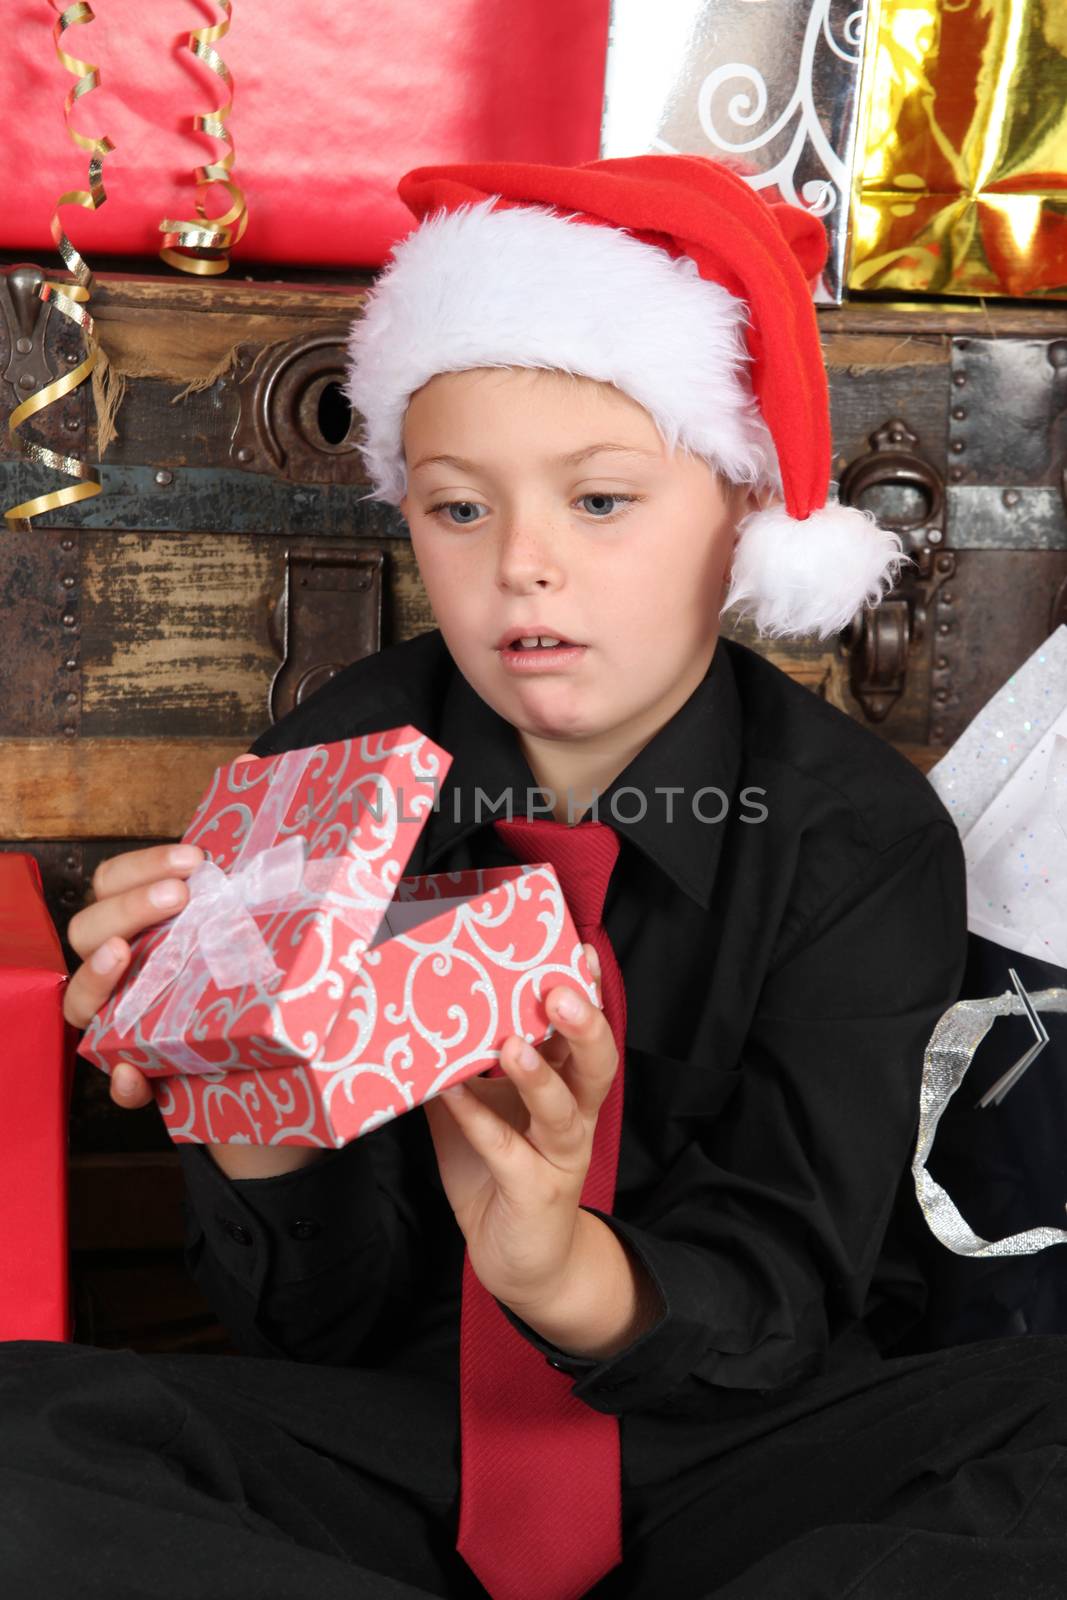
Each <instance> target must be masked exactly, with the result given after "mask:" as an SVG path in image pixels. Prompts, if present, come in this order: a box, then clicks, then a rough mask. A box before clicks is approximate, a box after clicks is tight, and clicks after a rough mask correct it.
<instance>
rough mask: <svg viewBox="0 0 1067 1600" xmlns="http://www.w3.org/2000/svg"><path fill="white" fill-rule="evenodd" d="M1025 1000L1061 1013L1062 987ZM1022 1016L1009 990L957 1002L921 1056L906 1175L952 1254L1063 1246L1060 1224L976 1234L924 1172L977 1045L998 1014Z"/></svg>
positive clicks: (1066, 1007)
mask: <svg viewBox="0 0 1067 1600" xmlns="http://www.w3.org/2000/svg"><path fill="white" fill-rule="evenodd" d="M1028 998H1029V1001H1030V1004H1031V1005H1032V1006H1033V1008H1034V1010H1035V1011H1052V1012H1057V1011H1062V1012H1067V989H1039V990H1038V991H1037V993H1036V994H1032V995H1030V996H1029V997H1028ZM1025 1015H1027V1008H1026V1005H1025V1004H1024V1001H1023V998H1022V996H1021V995H1018V994H1012V993H1011V992H1010V991H1009V990H1005V992H1004V993H1003V994H1000V995H997V996H996V997H995V998H994V999H991V1000H958V1001H957V1002H956V1004H955V1005H954V1006H950V1007H949V1009H948V1010H947V1011H946V1012H944V1014H943V1015H942V1017H941V1019H940V1021H939V1022H938V1024H937V1027H936V1028H935V1029H934V1031H933V1034H932V1035H931V1037H930V1042H929V1044H928V1045H927V1047H926V1053H925V1055H924V1057H923V1077H922V1088H921V1090H920V1095H919V1133H918V1138H917V1139H916V1143H915V1155H914V1158H913V1160H912V1163H911V1171H912V1177H913V1178H914V1180H915V1193H916V1196H917V1197H918V1201H919V1205H920V1206H921V1207H922V1212H923V1216H924V1217H925V1218H926V1223H927V1226H928V1227H929V1229H930V1232H931V1233H932V1234H933V1235H934V1236H935V1238H937V1239H939V1240H940V1241H941V1243H942V1244H943V1245H945V1247H946V1248H947V1249H949V1250H951V1251H952V1253H953V1254H954V1255H957V1256H1030V1255H1034V1254H1036V1252H1037V1251H1038V1250H1045V1249H1047V1248H1048V1247H1049V1245H1054V1244H1067V1230H1065V1229H1063V1228H1027V1229H1026V1230H1025V1232H1023V1233H1013V1234H1010V1235H1009V1236H1008V1237H1007V1238H1005V1239H993V1240H989V1239H983V1238H981V1237H980V1235H978V1234H977V1233H975V1232H974V1230H973V1228H971V1227H970V1226H969V1225H968V1224H967V1222H966V1221H965V1220H964V1218H963V1217H962V1216H961V1215H960V1212H959V1208H958V1207H957V1206H956V1204H955V1202H954V1201H953V1200H952V1198H951V1196H950V1195H949V1194H948V1193H947V1192H946V1190H945V1189H943V1188H942V1187H941V1185H940V1184H939V1183H937V1182H936V1181H935V1180H934V1179H933V1178H932V1177H931V1176H930V1174H929V1172H927V1170H926V1162H927V1159H928V1157H929V1155H930V1151H931V1149H932V1148H933V1143H934V1137H935V1135H936V1133H937V1125H938V1123H939V1122H940V1120H941V1117H942V1114H943V1113H944V1110H945V1107H946V1106H947V1105H948V1103H949V1101H950V1100H951V1099H952V1096H953V1095H954V1094H955V1093H956V1090H957V1089H958V1088H959V1086H960V1084H961V1083H962V1082H963V1079H964V1077H965V1076H966V1073H967V1069H968V1067H969V1066H970V1064H971V1062H972V1060H973V1059H974V1053H975V1051H976V1050H977V1049H978V1046H979V1045H980V1044H981V1042H982V1040H983V1039H984V1038H985V1036H986V1034H987V1033H988V1032H989V1030H990V1028H991V1027H992V1026H993V1023H994V1022H995V1021H996V1019H997V1018H998V1017H1013V1016H1025ZM1017 1065H1018V1063H1017ZM1014 1070H1015V1069H1013V1071H1014Z"/></svg>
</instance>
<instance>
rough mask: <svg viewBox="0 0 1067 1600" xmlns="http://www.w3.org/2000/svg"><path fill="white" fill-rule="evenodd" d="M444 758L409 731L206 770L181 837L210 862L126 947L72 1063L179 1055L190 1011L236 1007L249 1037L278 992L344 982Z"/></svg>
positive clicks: (443, 769) (234, 1035) (417, 829)
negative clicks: (121, 969)
mask: <svg viewBox="0 0 1067 1600" xmlns="http://www.w3.org/2000/svg"><path fill="white" fill-rule="evenodd" d="M451 762H452V757H451V756H450V755H449V754H448V752H447V751H445V750H443V749H442V748H441V747H440V746H439V745H437V744H435V743H434V742H433V740H432V739H430V738H428V737H427V735H425V734H423V733H421V732H420V731H419V729H418V728H416V727H414V726H412V725H411V724H405V725H402V726H400V727H396V728H391V729H388V730H386V731H384V732H379V733H371V734H364V735H361V736H358V737H356V738H353V739H345V740H340V741H337V742H336V743H333V744H318V745H311V746H307V747H305V748H304V749H301V750H290V751H286V752H284V753H282V754H281V755H277V756H264V757H249V756H241V757H238V758H237V759H236V760H234V761H232V762H230V763H228V764H227V765H225V766H221V767H218V768H216V770H215V773H214V775H213V778H212V780H211V783H210V784H209V786H208V789H207V791H206V793H205V794H204V797H203V799H202V800H201V802H200V805H199V806H198V808H197V810H196V813H195V814H194V816H193V818H192V821H191V822H190V824H189V826H188V828H187V829H186V831H185V833H184V834H183V835H182V840H183V842H184V843H192V844H197V845H199V846H200V848H201V849H203V850H204V852H205V855H206V857H207V863H206V864H205V867H202V868H198V869H197V871H196V872H195V873H194V874H192V875H191V876H190V879H189V883H190V890H191V893H190V900H189V902H188V903H187V905H186V906H185V907H184V908H183V910H182V911H181V912H180V913H178V914H176V915H175V916H173V917H171V918H169V919H167V921H165V922H163V923H160V924H159V925H157V926H156V927H154V928H152V929H150V930H148V931H147V932H146V933H145V934H143V935H141V936H139V937H138V938H136V939H135V940H133V941H131V948H132V950H133V960H131V963H130V967H129V969H128V971H127V973H126V974H125V976H124V978H123V980H122V981H121V982H120V983H119V985H118V986H117V987H116V990H115V992H114V993H113V994H112V996H111V997H110V999H109V1000H108V1001H107V1002H106V1004H105V1005H104V1006H102V1007H101V1008H100V1010H99V1011H98V1012H97V1014H96V1016H95V1017H94V1018H93V1019H92V1020H91V1022H90V1024H89V1027H88V1028H87V1029H86V1033H85V1036H84V1038H83V1040H82V1043H81V1046H80V1050H81V1053H82V1054H83V1055H85V1056H87V1057H88V1059H90V1060H92V1061H94V1062H96V1064H98V1065H104V1064H105V1063H106V1060H107V1057H108V1055H109V1053H110V1052H111V1051H112V1050H113V1049H114V1047H115V1045H116V1044H117V1042H118V1041H120V1040H121V1041H123V1042H124V1043H128V1044H129V1045H131V1046H139V1047H142V1048H143V1047H146V1046H148V1045H150V1044H159V1043H161V1042H162V1041H163V1040H166V1043H167V1049H168V1052H170V1053H172V1055H173V1050H174V1049H175V1048H178V1049H179V1056H180V1055H182V1054H184V1052H182V1051H181V1049H180V1046H179V1042H180V1041H181V1039H182V1037H183V1034H184V1031H185V1028H186V1026H187V1024H188V1023H189V1022H190V1021H191V1019H192V1016H193V1014H194V1012H195V1011H197V1010H198V1009H199V1011H200V1013H203V1012H204V1011H205V1010H206V1009H209V1008H210V1007H212V1006H215V1005H220V1004H221V1005H226V1006H229V1007H230V1008H231V1010H233V1009H240V1010H241V1011H242V1012H243V1014H244V1015H245V1016H246V1019H247V1031H256V1028H257V1024H258V1023H261V1022H262V1017H263V1013H264V1010H269V1009H270V1005H271V995H272V994H273V992H275V991H276V990H278V989H280V988H285V989H286V990H287V991H289V990H292V989H293V988H298V987H299V986H300V985H301V984H305V985H308V986H311V985H312V983H313V980H314V979H315V978H316V977H317V978H318V979H319V983H320V985H321V977H322V973H323V972H324V971H325V970H326V969H327V968H328V969H329V970H331V971H332V970H343V972H344V974H345V975H346V976H347V975H351V974H354V972H355V971H356V970H357V968H358V965H359V959H360V955H361V953H362V951H365V950H366V948H368V947H369V945H370V944H371V942H372V941H373V939H374V935H375V932H376V930H377V928H378V926H379V924H380V922H381V919H382V916H383V914H384V912H385V910H386V908H387V907H388V905H389V904H390V902H391V900H392V897H393V895H394V893H395V891H396V887H397V884H398V882H399V880H400V878H401V876H402V875H403V873H404V869H405V868H406V866H407V864H408V861H409V859H410V856H411V853H412V851H413V850H414V847H415V844H416V841H417V839H418V837H419V834H420V833H421V831H422V828H423V827H424V826H425V823H426V819H427V817H428V816H429V814H430V812H431V810H432V809H433V806H434V804H435V801H436V798H437V794H438V786H439V784H440V781H441V779H442V777H443V776H444V775H445V774H446V773H447V771H448V769H449V767H450V766H451ZM205 868H206V870H205ZM194 880H195V888H194ZM213 897H214V898H213ZM212 916H214V917H215V923H214V925H213V926H212V923H211V917H212ZM357 941H358V942H357ZM150 962H151V963H153V965H152V966H151V967H150V966H149V963H150ZM146 969H148V970H147V971H146ZM179 974H180V976H179ZM142 975H144V977H143V978H142ZM138 983H140V984H141V987H140V989H138V987H137V986H138ZM337 987H338V988H339V987H340V985H337ZM337 999H338V1002H339V1000H340V994H338V995H337ZM320 1005H321V1002H320ZM131 1017H132V1021H131V1020H130V1019H131ZM229 1037H230V1038H231V1039H238V1038H240V1037H242V1033H241V1028H240V1027H239V1026H237V1025H235V1026H234V1027H233V1028H232V1029H231V1031H230V1034H229ZM127 1053H128V1052H127ZM130 1059H134V1058H133V1057H131V1058H130ZM138 1064H139V1065H140V1064H141V1062H140V1060H139V1059H138ZM174 1064H175V1065H178V1066H179V1067H180V1066H181V1065H182V1061H181V1060H179V1059H175V1063H174ZM149 1065H150V1063H148V1062H145V1067H146V1068H147V1067H148V1066H149ZM205 1065H206V1063H205V1062H204V1061H203V1060H201V1061H199V1063H198V1064H197V1065H196V1066H195V1067H194V1061H193V1058H192V1057H191V1056H190V1058H189V1060H187V1061H186V1062H185V1066H186V1069H187V1070H201V1071H202V1070H204V1068H205Z"/></svg>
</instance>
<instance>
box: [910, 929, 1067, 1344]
mask: <svg viewBox="0 0 1067 1600" xmlns="http://www.w3.org/2000/svg"><path fill="white" fill-rule="evenodd" d="M1009 968H1014V970H1015V971H1016V973H1017V974H1018V976H1019V980H1020V982H1021V983H1022V985H1023V988H1024V989H1025V990H1026V991H1027V993H1028V994H1029V995H1030V996H1031V997H1032V996H1033V995H1034V994H1036V993H1037V992H1038V991H1040V990H1042V989H1056V988H1067V969H1064V968H1063V967H1059V966H1054V965H1052V964H1051V963H1049V962H1046V961H1039V960H1036V959H1035V958H1033V957H1031V956H1025V955H1021V954H1020V953H1019V952H1018V951H1016V950H1009V949H1006V948H1005V947H1003V946H1002V945H997V944H993V943H991V942H990V941H989V940H988V939H983V938H980V937H979V936H978V935H977V934H970V935H968V959H967V968H966V971H965V973H964V978H963V984H962V987H961V989H960V995H959V998H960V999H961V1000H965V999H987V998H992V997H994V996H996V995H1000V994H1003V993H1004V992H1005V991H1008V992H1010V993H1011V994H1013V995H1014V993H1015V988H1014V985H1013V983H1012V981H1011V977H1010V975H1009ZM1039 1014H1040V1018H1041V1021H1042V1023H1043V1024H1044V1026H1045V1028H1046V1029H1047V1031H1048V1035H1049V1039H1048V1043H1047V1044H1046V1045H1045V1047H1044V1049H1043V1050H1042V1051H1041V1053H1040V1054H1039V1055H1038V1056H1037V1058H1036V1059H1035V1060H1034V1061H1033V1062H1032V1063H1031V1065H1030V1066H1029V1067H1028V1068H1027V1070H1026V1071H1025V1072H1024V1073H1023V1074H1022V1076H1021V1077H1020V1078H1019V1079H1018V1081H1017V1082H1016V1083H1015V1084H1014V1085H1013V1086H1012V1088H1011V1089H1010V1090H1009V1092H1008V1093H1007V1094H1006V1095H1005V1096H1004V1098H1003V1099H1002V1100H1001V1101H1000V1102H999V1104H997V1103H992V1102H991V1103H990V1104H989V1105H988V1106H987V1107H985V1108H982V1107H979V1106H978V1104H977V1102H978V1101H979V1100H980V1099H981V1097H982V1095H983V1094H985V1093H986V1091H987V1090H988V1089H989V1088H991V1087H992V1085H993V1084H994V1083H996V1081H997V1079H998V1078H1000V1077H1002V1076H1003V1074H1004V1073H1005V1072H1007V1071H1008V1069H1009V1068H1010V1067H1011V1066H1012V1065H1013V1064H1014V1063H1015V1062H1016V1061H1017V1060H1018V1059H1019V1058H1020V1056H1022V1055H1023V1054H1024V1053H1025V1052H1026V1050H1027V1049H1029V1047H1030V1046H1031V1045H1032V1044H1033V1043H1034V1031H1033V1027H1032V1026H1031V1024H1030V1022H1029V1020H1028V1019H1027V1018H1026V1017H1025V1016H1010V1017H999V1018H997V1020H996V1021H995V1022H994V1023H993V1025H992V1027H991V1028H990V1029H989V1032H988V1033H987V1034H986V1036H985V1038H984V1039H983V1040H982V1041H981V1043H980V1044H979V1046H978V1048H977V1050H976V1052H975V1054H974V1057H973V1059H972V1061H971V1064H970V1066H969V1067H968V1069H967V1072H966V1076H965V1077H964V1079H963V1082H962V1083H961V1084H960V1086H959V1088H958V1089H957V1090H956V1092H955V1094H954V1095H953V1096H952V1098H951V1100H950V1101H949V1103H948V1105H947V1106H946V1108H945V1110H944V1112H943V1113H942V1116H941V1120H940V1123H939V1125H938V1128H937V1132H936V1136H935V1139H934V1144H933V1148H932V1150H931V1152H930V1154H929V1156H928V1158H927V1161H926V1169H927V1171H928V1173H929V1174H930V1176H931V1177H932V1178H933V1179H934V1180H935V1181H936V1182H937V1183H939V1184H940V1185H941V1186H942V1187H943V1188H944V1189H945V1190H946V1191H947V1193H948V1194H949V1196H950V1197H951V1199H952V1200H953V1201H954V1202H955V1204H956V1207H957V1208H958V1210H959V1211H960V1213H961V1214H962V1216H963V1218H964V1219H965V1221H966V1222H967V1223H968V1224H969V1225H970V1227H971V1228H972V1229H973V1231H974V1232H975V1233H976V1234H978V1235H979V1236H980V1237H982V1238H983V1239H986V1240H1000V1239H1005V1238H1007V1237H1008V1236H1010V1235H1012V1234H1016V1233H1022V1232H1025V1231H1026V1230H1027V1229H1030V1228H1038V1227H1051V1228H1059V1229H1064V1230H1067V1014H1064V1013H1062V1012H1061V1013H1054V1012H1049V1011H1044V1010H1043V1011H1041V1012H1040V1013H1039ZM908 1183H909V1185H910V1188H911V1195H910V1206H911V1208H912V1212H913V1214H912V1216H911V1217H910V1218H909V1232H910V1233H911V1235H912V1238H913V1241H914V1245H915V1248H916V1252H917V1255H918V1259H919V1266H920V1270H921V1271H922V1274H923V1277H924V1278H925V1281H926V1286H927V1291H928V1295H927V1305H926V1310H925V1313H924V1314H923V1317H922V1319H921V1321H920V1322H919V1323H918V1324H917V1326H915V1327H914V1328H913V1329H912V1330H910V1332H909V1334H908V1336H907V1338H906V1340H905V1341H904V1342H903V1343H901V1344H898V1345H897V1346H894V1348H893V1349H892V1350H891V1351H890V1352H889V1353H890V1354H892V1355H904V1354H911V1353H913V1352H916V1351H920V1350H935V1349H943V1348H945V1347H946V1346H948V1345H954V1344H966V1343H969V1342H971V1341H974V1340H978V1339H998V1338H1005V1337H1007V1336H1008V1335H1010V1334H1027V1333H1032V1334H1049V1333H1067V1244H1052V1245H1049V1246H1047V1247H1046V1248H1044V1249H1042V1250H1038V1251H1036V1252H1035V1253H1033V1254H1031V1255H1008V1256H983V1257H973V1256H963V1255H956V1254H955V1253H954V1251H952V1250H951V1249H949V1248H948V1247H947V1246H946V1245H944V1244H943V1243H942V1242H941V1240H940V1239H938V1238H937V1237H936V1236H935V1235H934V1234H933V1233H932V1232H931V1231H930V1229H929V1228H928V1227H927V1226H926V1221H925V1218H924V1216H923V1214H922V1210H921V1208H920V1205H919V1202H918V1200H917V1198H916V1195H915V1187H914V1181H913V1179H912V1175H911V1174H910V1173H909V1175H908Z"/></svg>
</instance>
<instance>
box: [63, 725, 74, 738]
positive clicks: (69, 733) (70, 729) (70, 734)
mask: <svg viewBox="0 0 1067 1600" xmlns="http://www.w3.org/2000/svg"><path fill="white" fill-rule="evenodd" d="M76 731H77V730H76V729H75V728H74V727H72V726H71V724H70V723H69V722H68V723H67V726H66V727H65V728H64V729H63V732H64V733H65V734H66V736H67V738H68V739H73V737H74V734H75V732H76Z"/></svg>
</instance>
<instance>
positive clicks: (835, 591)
mask: <svg viewBox="0 0 1067 1600" xmlns="http://www.w3.org/2000/svg"><path fill="white" fill-rule="evenodd" d="M903 548H904V547H903V545H902V544H901V541H900V539H899V537H898V536H897V534H895V533H891V532H890V531H889V530H888V529H887V528H880V527H879V526H878V523H877V521H876V519H875V517H874V516H873V515H872V514H871V512H869V511H861V510H860V509H859V508H858V507H856V506H843V505H838V504H836V503H831V504H829V505H826V506H824V507H823V509H822V510H821V511H813V512H812V514H811V516H810V517H808V518H806V519H805V520H804V521H796V520H795V519H794V518H792V517H790V516H789V515H788V514H787V512H786V509H785V507H784V506H783V505H775V506H768V507H767V508H766V509H765V510H763V511H753V512H751V513H750V514H749V515H748V516H747V517H744V518H743V519H742V520H741V522H740V523H739V524H738V535H737V546H736V548H735V551H734V560H733V567H732V570H731V575H730V589H729V593H728V594H727V596H726V602H725V604H724V606H723V611H728V610H729V609H731V607H736V608H737V610H738V614H739V615H740V616H751V617H752V619H753V621H754V622H755V625H756V628H757V630H758V631H759V632H760V633H761V634H765V635H767V636H768V637H770V638H780V637H782V636H783V635H786V634H795V635H805V634H816V635H818V637H819V638H821V639H824V638H826V637H827V636H828V635H829V634H832V633H840V632H841V630H842V629H843V628H845V627H847V625H848V623H849V622H850V621H851V620H852V618H853V616H855V614H856V612H857V611H859V610H860V608H861V607H862V606H864V605H872V606H873V605H877V604H878V602H879V601H880V600H882V599H884V597H885V595H886V594H887V593H888V592H889V590H890V589H892V588H893V586H894V584H895V583H896V581H897V577H898V575H899V571H900V568H901V566H903V565H905V564H907V563H910V560H911V558H910V557H909V556H906V555H904V554H903Z"/></svg>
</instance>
